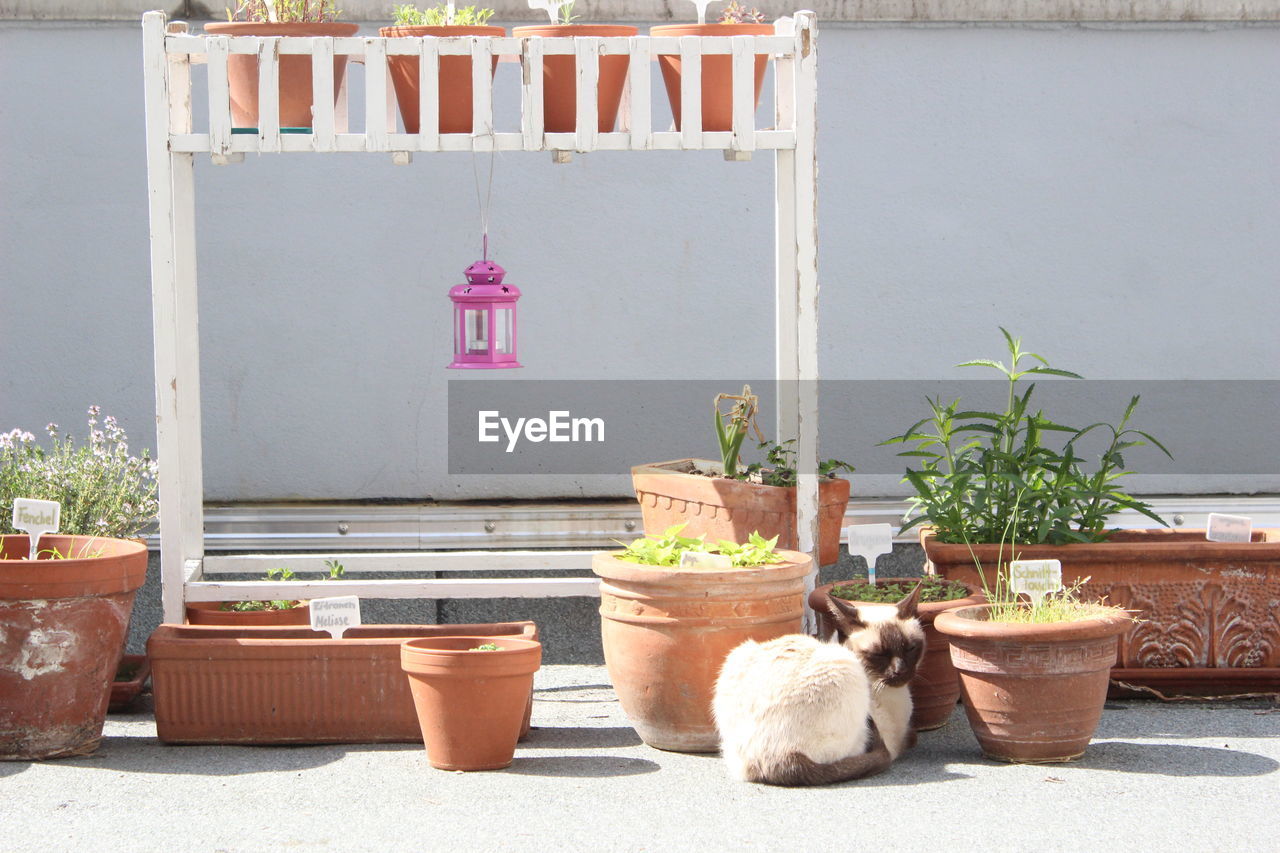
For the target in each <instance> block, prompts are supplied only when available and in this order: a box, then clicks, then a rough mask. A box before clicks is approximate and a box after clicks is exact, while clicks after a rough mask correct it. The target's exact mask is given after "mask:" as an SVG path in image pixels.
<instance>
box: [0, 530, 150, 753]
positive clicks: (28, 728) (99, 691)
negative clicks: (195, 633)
mask: <svg viewBox="0 0 1280 853" xmlns="http://www.w3.org/2000/svg"><path fill="white" fill-rule="evenodd" d="M40 548H41V550H45V549H54V548H56V549H57V550H58V552H59V553H60V554H71V555H72V557H71V558H70V559H56V560H51V559H47V558H46V557H45V556H42V557H41V558H39V559H36V560H27V559H26V556H27V554H28V543H27V537H26V536H25V535H23V536H0V760H12V759H33V758H59V757H62V756H69V755H85V754H88V753H90V752H93V751H94V750H95V749H97V747H98V742H99V740H101V738H102V723H103V720H104V718H105V717H106V714H107V704H108V702H109V701H110V698H111V682H112V680H113V679H114V678H115V674H116V667H117V666H118V664H119V663H120V656H121V655H122V654H123V653H124V641H125V634H126V632H127V630H128V626H129V614H130V612H131V611H132V609H133V599H134V595H135V594H136V593H137V591H138V588H139V587H141V586H142V583H143V581H144V580H146V576H147V549H146V546H145V545H140V544H138V543H137V542H131V541H128V540H125V539H104V538H101V537H90V536H53V535H46V536H42V537H41V538H40ZM80 554H85V555H88V554H97V556H83V557H79V556H76V555H80Z"/></svg>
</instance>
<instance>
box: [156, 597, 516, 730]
mask: <svg viewBox="0 0 1280 853" xmlns="http://www.w3.org/2000/svg"><path fill="white" fill-rule="evenodd" d="M461 634H466V635H467V636H479V637H482V638H484V639H482V640H481V642H486V641H488V640H491V639H492V638H494V637H498V636H508V637H524V638H527V639H537V636H538V629H537V626H535V625H534V624H533V623H532V622H494V623H489V624H483V625H362V626H360V627H357V628H351V629H349V630H348V631H347V632H346V633H345V634H344V635H343V636H342V638H341V639H338V640H334V639H331V638H330V637H329V635H328V634H323V633H317V632H315V631H312V630H310V629H309V628H300V627H293V628H237V627H226V626H217V625H161V626H160V627H159V628H157V629H156V630H155V631H154V632H153V633H152V635H151V638H150V639H149V640H148V641H147V652H148V654H149V655H150V657H151V661H152V670H153V672H152V687H151V690H152V693H153V695H154V696H155V711H156V734H157V735H158V737H159V738H160V740H161V741H163V742H164V743H187V744H201V743H203V744H208V743H239V744H303V743H382V742H393V743H418V742H420V741H421V740H422V734H421V731H420V730H419V728H418V717H417V714H416V713H415V712H414V709H413V697H412V696H411V695H410V693H409V684H408V682H407V681H406V680H405V677H404V672H403V671H402V670H401V668H400V644H401V643H403V642H404V641H405V640H409V639H415V638H420V637H439V636H449V635H453V636H458V635H461ZM530 702H531V695H527V696H526V697H525V707H526V711H525V717H524V719H525V723H524V726H525V729H527V727H528V722H527V720H528V707H529V705H530Z"/></svg>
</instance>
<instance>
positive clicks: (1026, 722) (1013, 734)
mask: <svg viewBox="0 0 1280 853" xmlns="http://www.w3.org/2000/svg"><path fill="white" fill-rule="evenodd" d="M988 608H989V605H985V604H981V605H977V606H974V607H964V608H961V609H959V610H948V611H946V612H943V613H940V614H938V616H937V618H936V619H935V620H934V626H935V627H936V628H937V630H938V632H939V633H941V634H942V635H943V636H944V637H946V638H947V641H948V642H949V643H950V644H951V662H952V663H953V664H955V667H956V669H957V670H958V671H959V673H960V696H961V698H962V699H963V700H964V709H965V713H966V714H967V715H968V717H969V725H970V726H971V727H972V728H973V733H974V735H975V736H976V737H977V739H978V744H979V745H980V746H981V747H982V752H983V753H984V754H985V755H986V756H987V757H989V758H995V759H998V760H1000V761H1016V762H1027V763H1038V762H1051V761H1068V760H1070V759H1072V758H1077V757H1079V756H1080V755H1082V754H1083V753H1084V751H1085V747H1087V746H1088V745H1089V741H1090V739H1092V737H1093V732H1094V730H1096V729H1097V727H1098V720H1099V719H1100V718H1101V716H1102V705H1103V703H1104V702H1106V699H1107V683H1108V680H1109V676H1110V670H1111V666H1112V664H1114V663H1115V660H1116V639H1117V638H1118V637H1119V636H1120V635H1121V634H1122V633H1123V632H1124V630H1125V628H1126V627H1128V625H1129V624H1130V620H1129V619H1128V618H1127V617H1126V616H1124V615H1120V614H1118V615H1116V616H1107V617H1097V618H1093V619H1084V620H1080V621H1078V622H1058V623H1053V624H1043V625H1015V624H1009V623H1000V622H988V621H986V616H987V611H988Z"/></svg>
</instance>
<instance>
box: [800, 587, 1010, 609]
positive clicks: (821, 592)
mask: <svg viewBox="0 0 1280 853" xmlns="http://www.w3.org/2000/svg"><path fill="white" fill-rule="evenodd" d="M939 579H940V580H944V581H947V582H949V583H958V584H960V585H961V586H963V587H964V588H965V589H967V590H968V591H969V594H968V595H967V596H965V597H964V598H953V599H951V600H950V601H922V602H920V605H919V612H920V615H921V616H922V617H933V616H936V615H937V614H938V613H941V612H942V611H944V610H955V609H958V608H960V607H969V606H972V605H975V604H983V603H985V602H986V596H984V595H983V593H982V588H981V587H979V586H977V585H975V584H971V583H968V582H967V581H958V580H951V579H950V578H939ZM918 580H920V578H876V583H877V584H881V583H910V582H912V581H918ZM855 583H861V581H858V580H856V579H854V580H847V581H832V582H831V583H824V584H822V585H821V586H818V587H815V588H814V590H813V592H811V593H809V606H810V607H811V608H813V610H814V611H816V612H818V613H821V614H824V615H825V609H820V607H819V605H821V604H822V602H824V601H825V596H826V594H827V593H829V592H830V591H831V590H832V589H834V588H835V587H837V586H843V585H845V584H855ZM840 600H841V601H848V602H849V603H850V604H854V605H859V606H861V605H866V606H868V607H875V606H880V607H885V606H888V607H892V606H893V605H892V603H891V602H887V601H855V600H853V599H849V598H842V599H840ZM815 602H817V604H815Z"/></svg>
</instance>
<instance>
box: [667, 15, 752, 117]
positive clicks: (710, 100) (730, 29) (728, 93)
mask: <svg viewBox="0 0 1280 853" xmlns="http://www.w3.org/2000/svg"><path fill="white" fill-rule="evenodd" d="M649 35H651V36H673V37H679V36H720V37H726V38H727V37H730V36H771V35H773V24H664V25H662V26H659V27H653V28H652V29H650V30H649ZM767 60H768V57H767V56H765V55H764V54H757V55H756V67H755V81H754V82H755V104H756V105H757V106H759V104H760V87H761V86H762V85H763V84H764V69H765V64H766V62H767ZM658 65H659V66H660V67H661V68H662V81H663V83H664V84H665V85H666V89H667V99H668V100H669V101H670V103H671V114H672V116H674V117H675V121H676V129H677V130H679V129H680V75H681V68H680V57H679V56H678V55H675V54H659V55H658ZM702 129H703V130H706V131H725V130H733V57H731V56H729V55H728V54H721V55H714V56H703V57H702Z"/></svg>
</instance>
